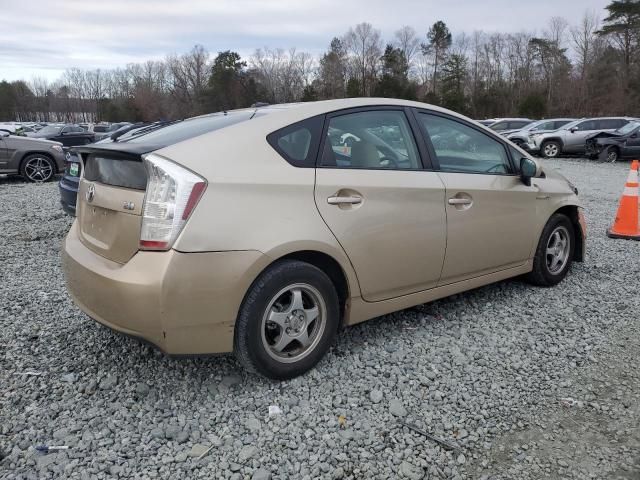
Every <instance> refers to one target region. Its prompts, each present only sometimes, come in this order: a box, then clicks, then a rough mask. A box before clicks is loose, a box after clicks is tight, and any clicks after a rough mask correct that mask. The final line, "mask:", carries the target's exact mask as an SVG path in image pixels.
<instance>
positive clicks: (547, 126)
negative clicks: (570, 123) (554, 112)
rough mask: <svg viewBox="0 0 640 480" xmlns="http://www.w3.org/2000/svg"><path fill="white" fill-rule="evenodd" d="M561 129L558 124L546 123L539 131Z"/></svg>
mask: <svg viewBox="0 0 640 480" xmlns="http://www.w3.org/2000/svg"><path fill="white" fill-rule="evenodd" d="M559 127H560V125H558V124H557V123H556V122H544V123H543V124H542V125H540V126H539V127H538V130H555V129H556V128H559Z"/></svg>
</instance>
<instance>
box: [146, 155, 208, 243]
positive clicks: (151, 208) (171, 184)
mask: <svg viewBox="0 0 640 480" xmlns="http://www.w3.org/2000/svg"><path fill="white" fill-rule="evenodd" d="M144 164H145V167H146V169H147V192H146V195H145V198H144V206H143V208H142V229H141V232H140V248H141V249H143V250H168V249H169V248H171V246H172V245H173V242H175V240H176V238H178V235H179V234H180V232H181V231H182V228H183V227H184V224H185V223H186V222H187V219H188V218H189V215H190V214H191V212H192V211H193V209H194V208H195V206H196V205H197V204H198V200H200V197H201V196H202V194H203V192H204V190H205V188H206V187H207V183H206V182H205V180H204V179H203V178H202V177H199V176H198V175H196V174H195V173H192V172H190V171H189V170H187V169H185V168H183V167H181V166H179V165H177V164H175V163H173V162H171V161H170V160H167V159H165V158H163V157H160V156H159V155H155V154H153V153H152V154H149V155H147V156H146V157H145V158H144Z"/></svg>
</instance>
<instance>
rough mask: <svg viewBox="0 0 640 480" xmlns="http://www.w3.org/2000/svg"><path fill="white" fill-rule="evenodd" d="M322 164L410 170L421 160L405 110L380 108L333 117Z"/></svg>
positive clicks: (416, 167)
mask: <svg viewBox="0 0 640 480" xmlns="http://www.w3.org/2000/svg"><path fill="white" fill-rule="evenodd" d="M321 165H322V166H325V167H344V168H366V169H395V170H398V169H400V170H407V169H418V168H420V161H419V157H418V150H417V148H416V144H415V141H414V138H413V133H412V132H411V129H410V127H409V122H408V121H407V118H406V116H405V114H404V112H400V111H395V110H376V111H366V112H357V113H350V114H346V115H340V116H338V117H333V118H331V119H330V120H329V127H328V129H327V138H326V141H325V147H324V151H323V155H322V162H321Z"/></svg>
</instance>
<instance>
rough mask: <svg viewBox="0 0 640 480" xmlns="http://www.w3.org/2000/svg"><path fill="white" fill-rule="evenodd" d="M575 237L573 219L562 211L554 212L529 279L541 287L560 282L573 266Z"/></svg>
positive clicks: (540, 242)
mask: <svg viewBox="0 0 640 480" xmlns="http://www.w3.org/2000/svg"><path fill="white" fill-rule="evenodd" d="M575 238H576V235H575V230H574V228H573V224H572V223H571V220H569V218H568V217H567V216H566V215H563V214H562V213H555V214H553V215H552V216H551V218H549V221H548V222H547V224H546V225H545V226H544V229H543V230H542V235H540V241H539V242H538V247H537V248H536V253H535V256H534V257H533V270H532V271H531V272H530V273H529V274H528V275H527V277H526V278H527V281H529V282H530V283H532V284H534V285H538V286H541V287H551V286H553V285H557V284H558V283H560V282H561V281H562V280H563V279H564V277H566V275H567V272H568V271H569V268H570V267H571V262H572V260H573V253H574V251H575Z"/></svg>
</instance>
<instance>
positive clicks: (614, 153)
mask: <svg viewBox="0 0 640 480" xmlns="http://www.w3.org/2000/svg"><path fill="white" fill-rule="evenodd" d="M618 158H620V152H618V148H617V147H611V148H609V150H608V151H607V163H616V162H617V161H618Z"/></svg>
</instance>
